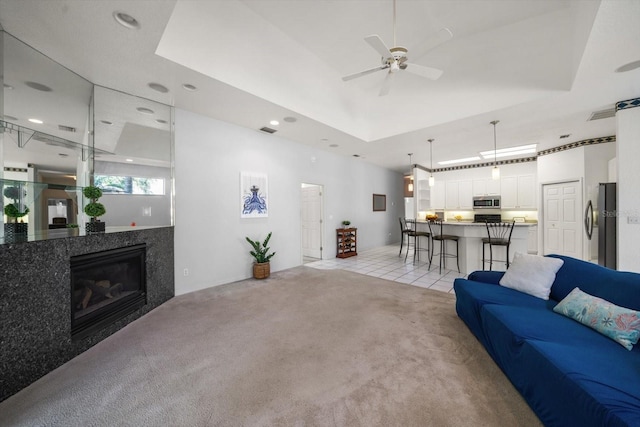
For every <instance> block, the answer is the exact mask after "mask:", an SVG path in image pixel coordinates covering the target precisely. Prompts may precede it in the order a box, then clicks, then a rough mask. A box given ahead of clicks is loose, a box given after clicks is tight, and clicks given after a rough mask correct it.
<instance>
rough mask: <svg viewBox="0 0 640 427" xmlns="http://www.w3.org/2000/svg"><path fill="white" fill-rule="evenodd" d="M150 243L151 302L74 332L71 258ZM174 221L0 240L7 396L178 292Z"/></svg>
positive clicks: (0, 332) (2, 381)
mask: <svg viewBox="0 0 640 427" xmlns="http://www.w3.org/2000/svg"><path fill="white" fill-rule="evenodd" d="M136 245H144V246H145V248H146V268H145V269H146V290H145V293H146V295H145V297H146V304H141V305H140V306H139V307H137V308H136V309H135V310H133V312H131V313H129V314H127V315H126V316H124V317H121V318H119V319H117V320H115V321H114V322H112V323H109V324H108V325H106V326H101V327H100V328H97V330H95V331H92V332H91V333H90V334H87V336H82V337H81V338H78V336H77V335H76V336H75V337H73V338H72V322H71V319H72V304H71V298H72V297H71V292H70V283H71V259H72V258H73V257H78V256H83V255H85V254H90V253H95V252H101V251H109V250H115V249H119V248H126V247H131V246H136ZM173 259H174V255H173V227H161V228H149V229H141V230H135V231H127V232H119V233H106V234H100V235H89V236H84V237H71V238H61V239H52V240H43V241H35V242H27V243H17V244H4V245H0V337H1V343H0V345H1V347H2V352H1V356H0V372H2V375H1V376H0V393H1V395H0V401H1V400H4V399H6V398H7V397H9V396H11V395H12V394H15V393H16V392H18V391H19V390H21V389H22V388H24V387H26V386H28V385H29V384H31V383H32V382H34V381H36V380H37V379H38V378H40V377H42V376H43V375H45V374H47V373H48V372H50V371H52V370H53V369H55V368H57V367H58V366H60V365H62V364H63V363H65V362H67V361H68V360H70V359H72V358H73V357H75V356H77V355H78V354H80V353H82V352H83V351H85V350H87V349H89V348H90V347H92V346H93V345H95V344H96V343H98V342H100V341H102V340H103V339H105V338H106V337H108V336H109V335H111V334H113V333H115V332H116V331H118V330H119V329H121V328H123V327H124V326H126V325H127V324H129V323H130V322H132V321H134V320H135V319H137V318H139V317H140V316H142V315H144V314H145V313H147V312H149V311H150V310H152V309H154V308H155V307H157V306H159V305H160V304H162V303H164V302H165V301H167V300H169V299H170V298H172V297H173V296H174V295H175V289H174V267H173Z"/></svg>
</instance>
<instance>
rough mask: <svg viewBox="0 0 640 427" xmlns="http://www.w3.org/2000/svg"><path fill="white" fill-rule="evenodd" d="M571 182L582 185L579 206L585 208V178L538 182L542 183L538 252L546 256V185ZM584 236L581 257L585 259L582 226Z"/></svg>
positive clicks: (539, 193)
mask: <svg viewBox="0 0 640 427" xmlns="http://www.w3.org/2000/svg"><path fill="white" fill-rule="evenodd" d="M569 182H577V183H578V184H579V186H580V189H579V191H578V194H579V196H580V200H579V208H580V209H583V208H584V199H585V194H584V192H585V189H584V178H582V177H579V178H565V179H559V180H553V181H544V182H540V183H538V184H539V185H540V188H539V192H538V195H539V200H538V203H539V206H540V209H539V211H538V254H539V255H542V256H544V248H545V247H544V244H545V242H544V230H545V224H544V214H545V212H544V187H545V185H555V184H566V183H569ZM580 212H582V211H580ZM580 235H581V236H582V245H581V247H582V250H581V252H582V256H581V257H580V259H584V257H585V253H586V251H585V244H586V243H585V240H587V239H585V236H584V230H583V229H582V228H581V234H580Z"/></svg>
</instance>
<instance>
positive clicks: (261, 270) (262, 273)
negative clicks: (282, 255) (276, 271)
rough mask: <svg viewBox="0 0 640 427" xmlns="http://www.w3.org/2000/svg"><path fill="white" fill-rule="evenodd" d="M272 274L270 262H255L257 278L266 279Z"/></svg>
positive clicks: (254, 274)
mask: <svg viewBox="0 0 640 427" xmlns="http://www.w3.org/2000/svg"><path fill="white" fill-rule="evenodd" d="M270 274H271V266H270V263H268V262H261V263H254V264H253V277H254V278H256V279H266V278H267V277H269V275H270Z"/></svg>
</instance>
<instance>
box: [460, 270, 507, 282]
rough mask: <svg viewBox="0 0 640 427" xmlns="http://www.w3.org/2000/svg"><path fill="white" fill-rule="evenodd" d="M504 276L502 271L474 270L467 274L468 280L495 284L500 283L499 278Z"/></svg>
mask: <svg viewBox="0 0 640 427" xmlns="http://www.w3.org/2000/svg"><path fill="white" fill-rule="evenodd" d="M502 276H504V271H474V272H473V273H471V274H469V280H473V281H476V282H484V283H493V284H495V285H497V284H499V283H500V279H502Z"/></svg>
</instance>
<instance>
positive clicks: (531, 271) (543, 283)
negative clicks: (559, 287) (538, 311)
mask: <svg viewBox="0 0 640 427" xmlns="http://www.w3.org/2000/svg"><path fill="white" fill-rule="evenodd" d="M563 263H564V261H563V260H561V259H558V258H547V257H542V256H538V255H529V254H523V253H520V252H516V253H515V255H514V257H513V262H512V263H511V265H510V266H509V268H508V269H507V271H506V272H505V273H504V276H502V279H500V285H501V286H505V287H507V288H511V289H515V290H518V291H520V292H524V293H527V294H529V295H533V296H535V297H538V298H542V299H544V300H547V299H549V292H550V291H551V285H552V284H553V282H554V280H555V278H556V272H557V271H558V270H559V269H560V267H562V264H563Z"/></svg>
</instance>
